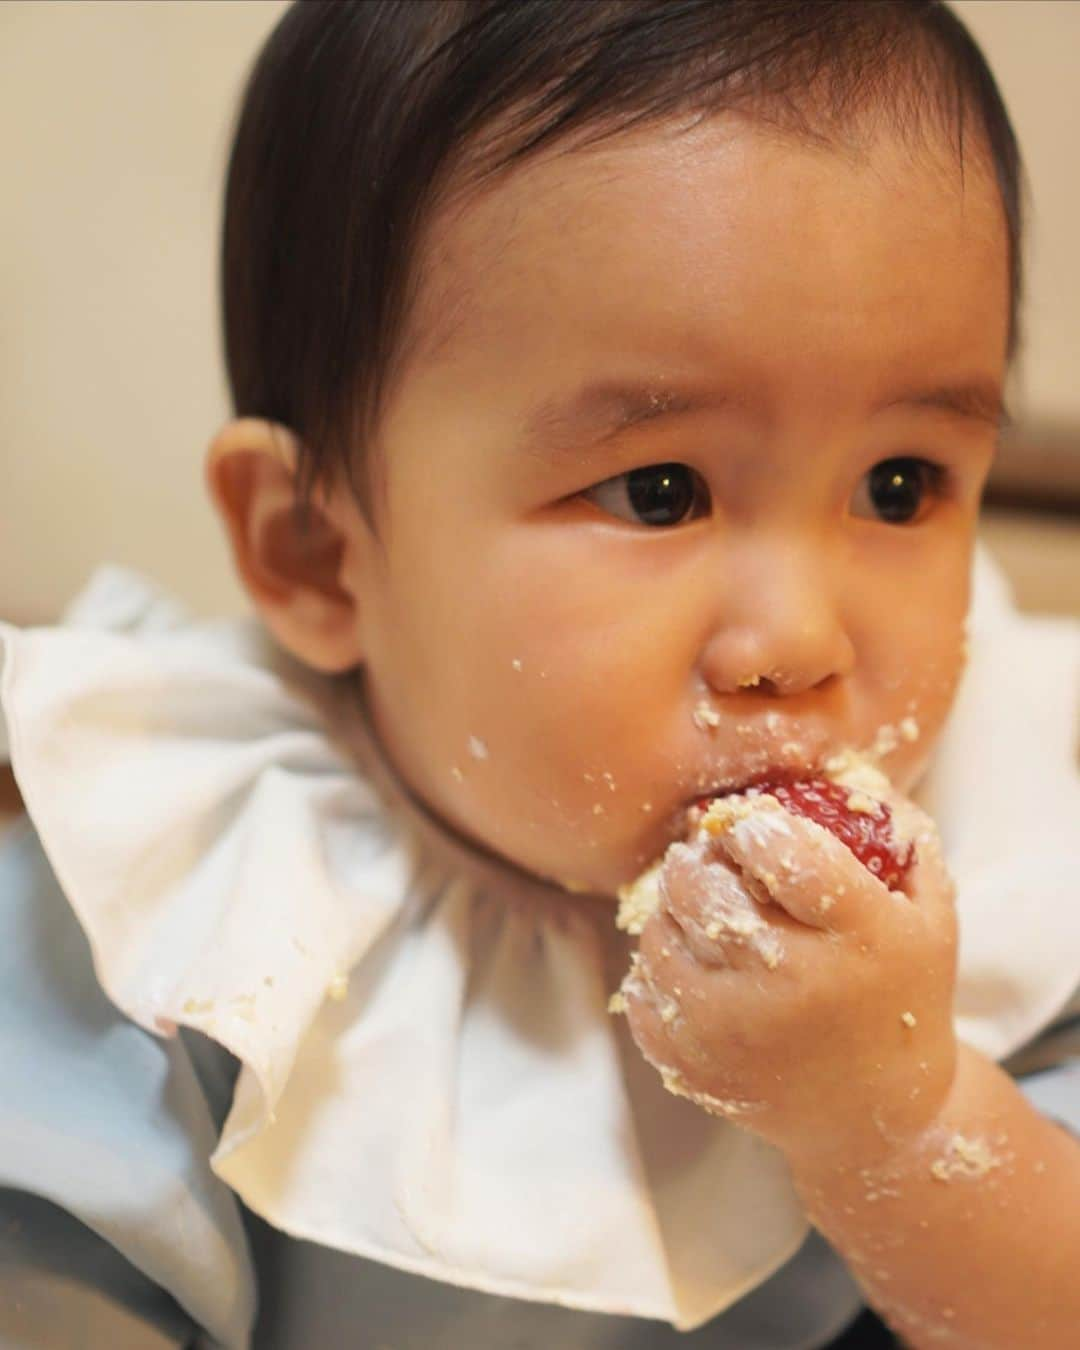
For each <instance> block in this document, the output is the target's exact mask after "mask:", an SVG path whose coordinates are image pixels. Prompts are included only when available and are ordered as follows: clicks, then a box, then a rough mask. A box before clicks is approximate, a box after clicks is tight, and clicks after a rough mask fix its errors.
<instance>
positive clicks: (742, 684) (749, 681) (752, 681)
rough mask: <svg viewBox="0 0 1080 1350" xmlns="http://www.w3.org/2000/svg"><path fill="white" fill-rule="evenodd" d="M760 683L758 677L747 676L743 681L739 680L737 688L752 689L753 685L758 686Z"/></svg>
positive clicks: (759, 677)
mask: <svg viewBox="0 0 1080 1350" xmlns="http://www.w3.org/2000/svg"><path fill="white" fill-rule="evenodd" d="M760 683H761V676H760V675H749V676H747V678H746V679H745V680H739V682H738V687H739V688H740V689H753V688H754V686H755V685H758V684H760Z"/></svg>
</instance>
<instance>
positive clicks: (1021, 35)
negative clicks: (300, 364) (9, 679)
mask: <svg viewBox="0 0 1080 1350" xmlns="http://www.w3.org/2000/svg"><path fill="white" fill-rule="evenodd" d="M283 8H284V5H283V3H282V0H243V2H236V0H234V2H232V3H229V2H227V0H226V2H222V0H172V2H170V3H162V2H161V0H145V2H144V0H129V2H128V3H124V4H116V3H101V2H100V0H79V2H77V3H51V4H38V3H30V2H25V3H24V2H16V3H11V2H10V0H9V3H4V4H0V163H2V164H3V165H4V173H5V190H4V194H3V200H4V207H3V210H2V211H0V259H2V263H0V288H2V292H0V299H2V303H0V494H2V495H0V503H2V515H0V618H7V619H13V620H15V621H20V622H21V621H30V620H40V619H47V618H50V617H52V616H54V615H55V614H56V613H57V611H58V610H59V609H60V608H61V607H62V605H63V604H64V603H65V602H66V600H67V599H68V598H69V597H70V596H71V595H72V594H73V593H74V592H75V591H76V590H77V589H78V588H79V587H80V586H81V585H82V584H83V582H84V580H85V578H86V577H87V575H88V574H89V572H90V571H91V570H92V568H93V567H94V566H96V565H97V563H99V562H101V561H104V560H109V561H114V562H120V563H126V564H128V565H130V566H134V567H136V568H139V569H142V570H145V571H147V572H149V573H150V574H151V575H153V576H156V577H157V578H159V579H160V580H161V581H162V582H163V583H165V584H166V585H167V586H169V587H170V588H171V589H173V590H175V591H176V592H178V593H179V594H180V595H182V596H184V597H185V598H186V599H187V600H188V601H189V603H191V604H192V605H193V606H194V607H195V608H196V610H198V611H201V612H236V611H238V610H240V609H242V608H245V607H246V606H245V602H244V600H243V597H242V593H241V591H240V588H239V586H238V585H237V584H236V582H235V581H234V580H233V578H232V574H231V570H230V566H229V563H228V558H227V554H226V550H225V546H224V543H223V540H222V538H221V535H220V529H219V527H218V524H217V521H216V518H215V517H214V516H213V514H212V512H211V510H210V507H209V505H208V503H207V502H206V500H205V497H204V492H203V487H202V478H201V461H202V455H203V451H204V448H205V445H206V442H207V440H208V438H209V437H210V436H211V435H212V433H213V431H214V430H215V429H216V427H217V426H218V425H219V424H220V423H221V422H222V421H223V420H224V418H225V417H226V416H227V411H228V409H227V402H226V395H225V386H224V380H223V375H222V368H221V354H220V347H219V337H218V320H217V307H216V305H217V302H216V294H215V285H216V257H215V255H216V247H217V229H218V209H219V198H220V190H221V180H222V176H223V172H224V159H225V154H226V148H227V144H228V136H229V130H230V121H231V117H232V111H233V107H234V101H235V99H236V96H237V94H238V92H239V87H240V82H241V80H242V78H243V75H244V72H245V71H246V69H247V66H248V64H249V62H250V60H251V59H252V57H253V55H254V52H255V50H256V48H257V46H258V44H259V43H260V41H261V39H262V38H263V36H264V34H265V33H266V32H267V31H268V30H269V28H270V27H271V25H272V24H273V22H274V21H275V19H276V17H277V15H278V14H279V13H280V12H281V10H282V9H283ZM957 8H958V9H959V10H960V11H961V12H962V13H963V15H964V17H965V19H967V20H968V21H969V22H970V23H971V24H972V26H973V27H974V29H975V30H976V33H977V35H978V36H979V38H980V40H982V41H984V43H985V46H986V48H987V50H988V53H989V56H990V58H991V61H992V63H994V64H995V66H996V68H997V70H998V72H999V75H1000V79H1001V83H1002V86H1003V88H1004V92H1005V95H1006V98H1007V99H1008V100H1009V102H1010V105H1011V109H1012V112H1013V114H1014V118H1015V121H1016V123H1017V127H1018V130H1019V133H1020V135H1021V138H1022V140H1023V141H1024V143H1025V150H1026V153H1027V157H1028V161H1029V166H1030V172H1031V180H1032V185H1033V190H1034V196H1035V204H1036V210H1037V217H1036V221H1035V228H1034V239H1033V243H1034V247H1033V250H1032V268H1031V282H1032V304H1031V309H1030V318H1029V326H1030V336H1031V351H1030V354H1029V357H1028V359H1027V361H1026V363H1025V366H1024V370H1023V374H1024V399H1023V401H1024V404H1025V406H1030V408H1031V409H1032V410H1033V411H1035V412H1036V413H1039V414H1041V415H1044V416H1051V417H1067V418H1071V419H1074V420H1077V421H1080V381H1078V380H1077V379H1076V378H1075V375H1074V371H1073V366H1074V363H1075V361H1076V358H1077V355H1078V354H1080V253H1078V251H1077V249H1076V248H1075V246H1074V244H1073V237H1074V236H1075V234H1076V232H1077V226H1078V223H1080V174H1078V173H1077V171H1076V169H1077V143H1078V140H1080V82H1078V81H1077V79H1076V75H1075V70H1076V67H1077V64H1078V62H1080V4H1076V3H1073V2H1072V0H961V2H960V3H959V4H958V5H957Z"/></svg>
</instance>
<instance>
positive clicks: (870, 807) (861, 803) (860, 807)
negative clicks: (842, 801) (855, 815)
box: [847, 789, 881, 816]
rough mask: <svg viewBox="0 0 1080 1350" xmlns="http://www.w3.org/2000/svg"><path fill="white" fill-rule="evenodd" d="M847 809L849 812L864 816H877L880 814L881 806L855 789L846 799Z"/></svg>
mask: <svg viewBox="0 0 1080 1350" xmlns="http://www.w3.org/2000/svg"><path fill="white" fill-rule="evenodd" d="M847 808H848V810H849V811H857V812H859V813H860V814H861V815H864V816H878V815H880V814H881V804H880V803H879V802H876V801H875V800H874V799H873V797H871V796H869V795H868V794H867V793H865V792H860V791H859V790H858V789H856V790H855V791H854V792H853V793H851V795H850V796H849V797H848V799H847Z"/></svg>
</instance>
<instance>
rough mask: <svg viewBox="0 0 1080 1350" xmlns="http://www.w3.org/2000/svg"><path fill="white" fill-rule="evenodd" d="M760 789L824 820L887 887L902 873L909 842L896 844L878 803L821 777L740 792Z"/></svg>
mask: <svg viewBox="0 0 1080 1350" xmlns="http://www.w3.org/2000/svg"><path fill="white" fill-rule="evenodd" d="M765 794H768V795H769V796H770V797H775V798H776V800H777V801H778V802H779V803H780V805H781V806H783V807H784V808H785V809H786V810H788V811H791V812H792V813H793V814H795V815H797V816H805V817H806V819H807V820H814V821H816V822H817V823H818V824H819V825H824V827H825V828H826V829H827V830H829V831H830V832H831V833H832V834H834V835H836V837H837V839H839V840H840V842H841V843H843V844H846V845H847V847H848V848H849V849H851V851H852V853H854V854H855V856H856V858H858V860H859V861H860V862H861V863H862V865H863V866H864V867H866V868H868V869H869V871H871V872H873V874H874V875H875V876H876V877H879V878H880V879H881V882H882V884H883V885H885V886H887V887H888V888H889V890H890V891H891V890H895V889H896V887H898V886H899V885H900V883H901V882H902V881H903V879H904V878H905V877H906V876H907V874H908V871H909V870H910V868H911V864H912V862H913V861H914V859H915V846H914V844H913V843H911V842H910V841H908V842H907V843H903V844H902V843H900V841H899V840H898V839H897V838H896V835H895V833H894V832H893V828H892V811H891V810H890V809H889V807H888V806H887V805H886V804H885V803H884V802H882V801H878V800H876V799H875V798H873V797H871V796H869V795H868V794H867V793H865V792H862V791H859V790H858V789H856V790H854V791H853V790H852V789H850V788H846V787H843V786H841V784H839V783H831V782H829V781H828V780H827V779H824V778H802V779H797V780H792V781H783V780H781V781H771V782H764V783H758V784H757V785H755V786H754V787H753V788H750V789H748V790H747V792H746V794H745V795H746V796H747V797H755V796H762V795H765ZM712 800H713V799H711V798H708V797H703V798H701V800H700V801H699V802H698V806H699V808H701V809H702V810H704V811H706V812H707V811H708V809H709V807H710V805H711V803H712ZM720 800H723V799H722V798H721V799H720ZM706 819H708V816H706ZM706 828H708V826H706Z"/></svg>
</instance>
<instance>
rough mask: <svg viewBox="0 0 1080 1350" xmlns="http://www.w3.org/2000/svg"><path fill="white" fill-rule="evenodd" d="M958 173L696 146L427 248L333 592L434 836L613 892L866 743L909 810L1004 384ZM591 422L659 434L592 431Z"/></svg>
mask: <svg viewBox="0 0 1080 1350" xmlns="http://www.w3.org/2000/svg"><path fill="white" fill-rule="evenodd" d="M966 175H967V176H966V183H965V186H964V190H963V192H961V186H960V176H959V171H958V169H957V166H956V164H955V162H954V161H952V160H951V159H949V158H948V152H947V151H945V150H943V151H942V152H941V155H940V157H938V158H935V157H934V156H933V155H932V154H930V153H928V152H923V153H916V152H914V151H909V150H906V149H905V148H904V147H903V146H902V145H900V144H899V143H897V142H895V141H893V140H892V139H889V138H887V137H886V138H884V139H881V140H879V141H877V142H875V143H874V144H873V145H872V146H871V148H870V149H869V151H868V153H867V156H866V157H865V159H864V160H863V161H861V162H857V161H855V160H853V159H850V158H846V157H843V156H841V155H840V154H838V153H835V152H832V151H828V150H820V149H812V148H809V147H807V146H805V145H797V144H794V143H790V142H787V141H781V140H779V139H778V138H776V137H770V136H768V135H766V134H765V133H764V132H762V131H761V130H760V129H756V128H755V127H754V126H752V125H751V124H749V123H748V122H745V121H743V120H741V119H738V120H737V119H734V118H725V119H723V120H719V121H713V122H711V123H708V124H705V125H703V126H701V127H698V128H696V129H695V130H693V131H691V132H689V133H686V134H677V133H676V132H674V131H670V132H669V131H661V130H657V129H655V128H654V129H651V130H649V131H648V132H647V133H640V134H635V136H634V137H633V139H624V140H621V141H615V142H610V143H608V144H607V145H605V146H602V147H601V148H599V149H596V150H592V151H586V152H584V153H580V152H578V153H574V154H571V155H569V156H566V157H565V158H563V159H561V160H557V159H549V160H545V161H542V162H539V163H534V164H531V165H528V166H526V168H525V169H523V170H520V171H518V172H517V174H516V176H515V177H513V178H511V179H509V180H506V181H504V182H503V183H501V184H500V185H498V186H497V187H495V188H493V189H492V190H491V191H490V192H489V193H488V194H487V195H485V196H484V197H482V198H480V199H477V200H474V201H472V202H471V204H469V205H468V206H467V207H465V208H464V209H462V210H461V212H460V213H458V214H457V215H456V216H454V218H452V219H448V220H443V221H442V222H440V226H439V229H438V230H437V232H436V235H435V236H434V240H433V247H432V251H431V253H430V255H429V258H428V264H429V272H428V274H427V276H426V280H425V283H424V285H425V288H426V289H425V290H424V291H423V292H422V311H423V317H422V318H421V322H422V323H424V324H425V325H427V330H426V331H427V334H428V336H429V338H430V340H429V341H428V342H427V344H426V345H427V350H424V351H421V352H420V353H419V354H418V355H417V357H416V360H415V363H414V365H413V367H412V369H411V370H410V371H409V372H408V374H407V375H406V377H405V378H404V380H403V382H402V384H401V386H400V390H399V392H398V394H397V395H396V397H395V401H394V403H393V404H392V407H391V409H390V412H389V415H388V418H387V420H386V422H385V424H384V440H383V453H384V454H385V457H386V462H387V464H388V470H387V473H388V478H387V483H386V493H387V496H386V504H387V516H386V519H385V523H384V527H383V533H384V536H385V541H386V555H385V558H382V557H381V556H380V554H379V552H378V550H377V549H375V548H374V547H373V546H372V544H371V541H370V539H369V538H368V536H367V533H366V530H365V529H364V527H363V526H362V524H361V522H360V520H359V517H357V518H356V519H355V521H354V522H353V523H352V525H351V526H350V528H349V531H348V536H347V541H348V542H347V549H346V553H345V557H344V569H343V571H342V574H341V580H342V584H343V585H345V586H346V587H347V588H348V589H349V590H350V591H351V592H352V593H353V594H354V595H355V597H356V602H357V626H358V639H359V643H360V647H361V649H362V651H363V653H364V661H365V665H366V667H367V671H368V680H369V688H370V691H371V697H372V703H373V710H374V713H375V720H376V726H377V729H378V732H379V734H380V738H381V740H382V742H383V743H384V745H385V748H386V750H387V752H388V753H389V755H390V757H391V759H392V761H393V762H394V763H395V764H396V766H397V768H398V770H399V772H400V773H401V774H402V775H403V776H404V778H405V779H406V781H408V782H409V783H410V784H411V785H412V787H413V789H414V790H415V791H416V792H417V793H418V794H419V795H420V796H421V797H422V798H424V799H425V800H426V801H427V803H428V804H429V805H430V806H431V807H432V808H433V809H434V811H435V812H436V813H437V814H439V815H441V816H442V817H444V818H445V819H446V820H447V821H449V822H450V823H451V824H452V825H454V826H455V827H456V828H457V829H458V830H460V831H461V832H463V833H464V834H466V835H468V836H471V837H472V838H474V839H475V840H478V841H480V842H481V843H483V844H484V845H486V846H487V847H488V848H490V849H492V850H494V851H496V852H497V853H500V854H502V855H503V856H505V857H506V858H509V859H511V860H513V861H514V862H516V863H517V864H518V865H520V866H522V867H524V868H526V869H528V870H530V871H532V872H535V873H539V874H541V875H543V876H546V877H552V878H555V879H557V880H560V881H564V882H572V883H578V884H580V885H583V886H587V887H589V888H593V889H597V890H600V891H604V892H609V893H610V892H613V891H614V890H615V888H616V887H617V886H618V885H619V884H620V883H622V882H625V881H627V880H629V879H631V878H632V877H633V876H634V875H635V874H636V873H637V872H638V871H639V870H640V869H641V868H642V866H643V865H644V864H646V863H648V862H649V861H651V860H652V859H653V858H654V857H655V856H657V854H658V853H659V852H661V851H662V849H663V847H664V846H665V845H666V844H667V843H668V842H669V841H670V840H671V838H672V837H674V834H675V832H676V831H677V830H678V829H679V828H680V826H681V818H682V813H683V810H684V808H685V807H686V806H687V804H688V803H689V802H690V801H691V800H692V799H693V798H694V797H695V796H697V795H699V794H701V793H703V792H707V791H709V790H710V789H719V788H732V787H735V786H738V785H740V784H745V783H746V782H747V781H748V780H750V779H753V778H755V777H759V776H761V775H762V774H763V773H765V772H767V771H768V770H770V769H773V768H784V769H787V770H796V771H799V770H806V771H808V770H812V769H813V768H814V767H816V766H820V765H821V763H822V761H823V760H824V759H825V758H827V757H828V756H829V755H830V754H832V753H834V752H836V751H838V750H840V749H842V748H845V747H855V748H859V749H864V750H865V749H870V748H872V747H874V746H875V744H876V745H877V747H878V750H879V751H884V753H883V757H882V758H881V760H880V763H881V767H882V768H883V769H884V770H885V772H886V773H888V775H889V776H890V777H891V778H892V780H893V782H894V783H895V784H896V785H897V786H898V787H899V788H901V789H905V788H908V787H910V786H911V785H912V783H913V782H914V780H915V779H916V778H917V776H918V775H919V773H920V772H921V770H922V768H923V767H924V765H925V763H926V761H927V758H928V756H929V753H930V751H931V749H932V746H933V743H934V740H935V738H936V736H937V735H938V732H939V729H940V728H941V726H942V723H943V720H944V718H945V715H946V712H947V710H948V707H949V704H950V701H951V698H952V696H953V693H954V690H955V686H956V684H957V681H958V677H959V674H960V671H961V667H962V661H963V645H964V637H963V628H964V617H965V613H966V610H967V606H968V587H969V570H970V561H971V549H972V543H973V532H974V528H975V522H976V512H977V507H978V501H979V495H980V491H981V488H982V485H983V481H984V479H985V476H986V473H987V470H988V468H989V466H990V462H991V457H992V453H993V449H994V445H995V441H996V435H997V426H996V414H995V411H994V405H995V401H996V400H998V399H999V398H1000V393H1001V384H1002V379H1003V375H1004V366H1005V346H1006V327H1007V308H1008V291H1007V277H1006V252H1005V250H1006V243H1005V231H1004V224H1003V220H1002V215H1001V210H1000V206H999V203H998V199H997V196H996V193H995V191H994V188H993V186H992V184H991V182H990V180H989V179H988V178H987V177H985V176H984V174H983V173H982V172H981V171H976V170H975V168H974V167H973V166H972V164H971V163H970V162H969V164H968V165H967V166H966ZM596 385H604V386H608V387H609V394H608V396H606V397H605V396H604V395H603V394H595V395H594V396H593V397H592V398H589V399H586V398H585V397H582V401H581V403H580V404H579V405H578V406H577V408H576V410H575V406H574V400H575V399H576V398H577V397H578V396H579V393H580V391H581V390H583V389H584V388H585V387H587V386H588V387H593V386H596ZM614 386H620V387H621V386H640V387H642V388H644V389H646V390H647V389H650V388H651V389H654V390H655V391H656V393H657V395H658V396H659V397H658V398H657V399H656V400H654V401H653V403H652V405H651V410H652V412H653V414H654V415H653V416H651V417H644V416H641V417H639V418H638V419H637V420H636V421H634V422H633V423H632V424H630V425H627V426H625V427H624V428H623V429H622V430H621V431H619V430H618V429H617V428H615V427H614V426H613V419H616V420H617V414H618V409H619V401H618V398H617V397H616V396H615V395H614V394H611V393H610V388H613V387H614ZM666 399H670V406H669V407H668V408H667V410H666V411H665V400H666ZM644 406H645V407H646V408H648V407H649V406H650V405H649V403H648V400H647V398H646V400H645V404H644ZM545 408H546V409H548V410H549V411H548V414H547V415H541V413H540V410H541V409H545ZM755 681H756V682H755ZM888 747H894V748H888Z"/></svg>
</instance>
